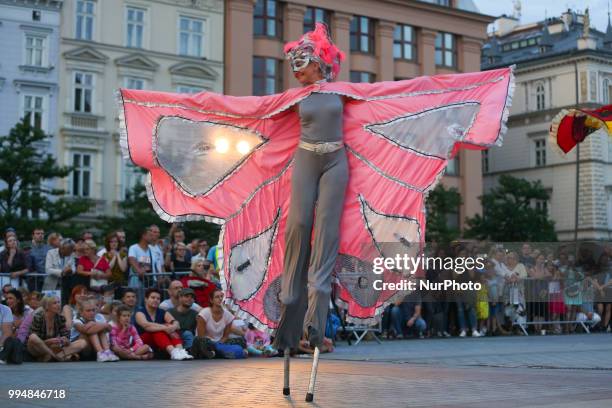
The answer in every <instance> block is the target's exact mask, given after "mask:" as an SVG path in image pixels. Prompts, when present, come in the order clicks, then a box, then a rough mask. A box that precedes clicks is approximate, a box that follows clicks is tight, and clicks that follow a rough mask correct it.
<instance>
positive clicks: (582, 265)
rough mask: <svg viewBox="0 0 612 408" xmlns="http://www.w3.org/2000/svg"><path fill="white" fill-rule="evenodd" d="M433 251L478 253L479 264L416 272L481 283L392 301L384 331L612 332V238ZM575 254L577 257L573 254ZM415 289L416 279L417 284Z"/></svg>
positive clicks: (434, 249) (391, 334)
mask: <svg viewBox="0 0 612 408" xmlns="http://www.w3.org/2000/svg"><path fill="white" fill-rule="evenodd" d="M427 252H428V255H429V256H431V257H439V258H442V259H444V258H447V257H449V256H450V257H455V258H464V259H465V258H468V257H471V258H473V259H476V258H481V259H484V261H483V265H484V267H483V268H476V267H474V268H468V269H467V270H466V271H465V272H464V273H462V274H457V273H455V272H454V271H452V270H447V269H441V268H438V269H436V268H431V269H429V270H427V271H426V272H424V273H423V274H422V276H419V277H418V278H416V279H417V280H418V279H426V280H428V281H430V282H444V281H446V280H454V281H457V282H460V283H469V282H471V283H473V284H475V283H480V289H479V290H471V291H469V290H468V291H466V290H429V291H428V290H416V291H413V292H411V293H410V294H409V295H407V296H405V297H404V298H403V299H399V300H398V301H397V302H395V304H392V305H390V306H389V307H388V308H387V309H386V310H385V312H384V314H383V321H382V325H383V331H384V332H385V333H386V335H387V337H388V338H391V339H394V338H397V337H412V336H416V337H420V338H423V337H451V336H454V335H456V336H459V337H466V336H470V335H471V337H481V336H487V335H491V336H495V335H510V334H528V333H529V332H531V333H535V334H539V335H546V334H561V333H573V332H575V331H577V330H578V331H584V328H585V327H586V328H587V329H588V330H589V331H606V332H610V331H611V329H610V323H611V314H612V260H611V259H612V244H610V243H584V244H581V245H580V246H579V248H578V251H577V252H576V249H575V247H573V246H571V245H567V244H561V243H560V244H558V245H553V244H542V245H538V247H537V248H534V247H532V245H531V244H528V243H525V244H522V245H516V244H515V245H512V244H506V245H505V246H504V245H502V244H494V245H492V244H487V243H484V242H463V243H455V244H453V245H450V246H447V247H444V248H443V247H440V246H437V245H435V244H433V245H431V246H430V247H429V248H428V249H427ZM576 254H577V256H576ZM415 286H416V287H417V288H419V287H420V285H415Z"/></svg>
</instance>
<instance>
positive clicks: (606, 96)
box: [601, 78, 610, 105]
mask: <svg viewBox="0 0 612 408" xmlns="http://www.w3.org/2000/svg"><path fill="white" fill-rule="evenodd" d="M601 99H602V101H601V102H602V103H603V104H604V105H607V104H609V103H610V80H609V79H608V78H605V79H604V80H603V86H602V90H601Z"/></svg>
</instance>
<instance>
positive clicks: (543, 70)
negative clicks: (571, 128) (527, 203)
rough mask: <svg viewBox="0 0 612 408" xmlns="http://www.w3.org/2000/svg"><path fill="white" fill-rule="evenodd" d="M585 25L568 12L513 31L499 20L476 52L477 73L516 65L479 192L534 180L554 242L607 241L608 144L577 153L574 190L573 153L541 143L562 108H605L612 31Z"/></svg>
mask: <svg viewBox="0 0 612 408" xmlns="http://www.w3.org/2000/svg"><path fill="white" fill-rule="evenodd" d="M588 26H589V24H588V17H586V18H585V16H584V15H582V14H579V13H576V12H573V11H568V12H566V13H564V14H563V15H561V16H560V17H558V18H549V19H547V20H546V21H542V22H539V23H533V24H527V25H519V24H518V21H517V20H516V19H513V18H508V17H504V18H500V19H499V20H497V21H496V22H495V24H494V27H495V31H494V33H493V34H492V36H491V38H490V40H489V41H488V43H487V44H486V45H485V46H484V48H483V60H482V68H483V69H491V68H496V67H500V66H507V65H510V64H516V71H515V74H516V91H515V94H514V100H513V103H512V108H511V111H510V118H509V123H508V125H509V131H508V134H507V135H506V137H505V140H504V144H503V146H502V147H494V148H491V149H490V150H489V151H487V152H485V153H484V155H483V161H482V165H483V173H484V176H483V177H484V189H485V191H486V190H488V189H490V188H492V187H493V186H495V185H496V183H497V179H498V178H499V176H500V175H501V174H510V175H512V176H514V177H519V178H525V179H527V180H532V181H535V180H540V181H541V182H542V184H543V185H544V187H545V188H546V189H547V190H548V191H549V193H550V200H548V201H547V202H539V203H533V205H536V206H542V207H544V208H546V209H547V211H548V212H549V214H550V217H551V218H552V219H553V220H554V221H555V225H556V231H557V235H558V238H559V239H560V240H572V239H574V233H575V221H576V217H575V210H576V205H575V199H576V194H578V197H579V204H578V208H579V217H578V238H579V239H611V238H612V142H611V140H610V138H608V137H607V136H606V135H604V134H603V133H602V132H599V133H597V134H595V135H593V136H591V137H589V138H588V139H587V140H586V141H585V143H583V144H581V146H580V167H579V168H580V174H579V175H578V179H579V189H578V191H576V176H577V175H576V149H574V150H573V151H572V152H570V154H568V155H564V154H562V153H561V151H560V149H558V148H557V147H556V146H552V145H551V144H550V141H549V140H548V130H549V127H550V123H551V120H552V119H553V117H554V116H555V115H556V114H557V113H558V112H559V111H560V110H561V109H563V108H566V107H574V106H581V107H591V108H593V107H597V106H601V105H602V104H609V103H611V96H610V95H611V92H612V88H611V86H612V26H611V25H610V23H608V28H607V32H606V33H601V32H599V31H597V30H594V29H592V28H589V27H588Z"/></svg>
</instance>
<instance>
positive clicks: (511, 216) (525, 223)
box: [465, 175, 557, 242]
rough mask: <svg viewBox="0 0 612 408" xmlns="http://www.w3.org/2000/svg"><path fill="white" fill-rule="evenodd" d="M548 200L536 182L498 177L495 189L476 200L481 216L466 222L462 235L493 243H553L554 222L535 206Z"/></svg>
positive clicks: (555, 237) (554, 239)
mask: <svg viewBox="0 0 612 408" xmlns="http://www.w3.org/2000/svg"><path fill="white" fill-rule="evenodd" d="M549 198H550V195H549V194H548V192H547V191H546V189H544V187H543V186H542V183H541V182H540V181H534V182H530V181H528V180H525V179H519V178H515V177H512V176H509V175H502V176H500V178H499V186H498V187H495V188H493V189H492V190H491V191H490V192H488V193H486V194H484V195H482V196H481V197H480V201H481V203H482V208H483V215H479V214H477V215H476V216H474V217H473V218H468V219H467V220H466V221H467V225H468V228H467V229H466V231H465V236H466V237H470V238H477V239H488V240H492V241H497V242H522V241H532V242H551V241H556V240H557V235H556V233H555V225H554V221H552V220H551V219H549V217H548V214H547V212H546V210H545V209H544V208H537V207H536V205H535V203H536V202H537V201H545V200H548V199H549Z"/></svg>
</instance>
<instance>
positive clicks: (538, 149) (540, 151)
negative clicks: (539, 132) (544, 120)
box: [533, 139, 546, 167]
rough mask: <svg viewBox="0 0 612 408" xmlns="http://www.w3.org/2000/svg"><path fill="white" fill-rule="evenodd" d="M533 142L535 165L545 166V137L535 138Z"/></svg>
mask: <svg viewBox="0 0 612 408" xmlns="http://www.w3.org/2000/svg"><path fill="white" fill-rule="evenodd" d="M533 143H534V147H535V165H536V167H543V166H546V139H536V140H534V141H533Z"/></svg>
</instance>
